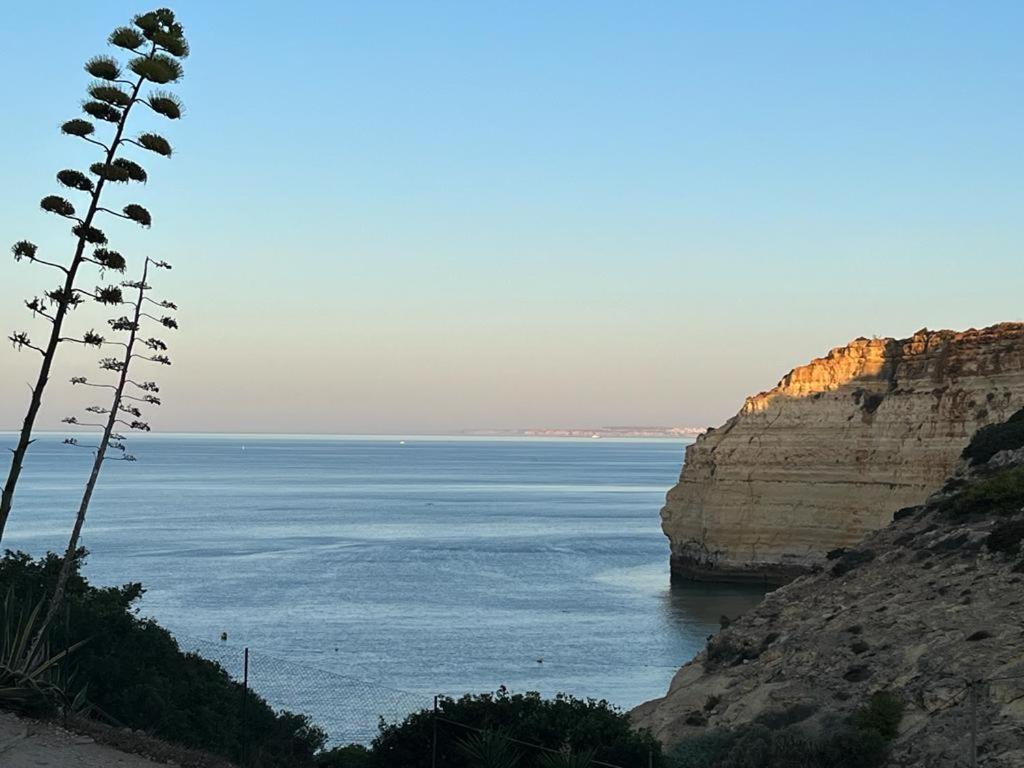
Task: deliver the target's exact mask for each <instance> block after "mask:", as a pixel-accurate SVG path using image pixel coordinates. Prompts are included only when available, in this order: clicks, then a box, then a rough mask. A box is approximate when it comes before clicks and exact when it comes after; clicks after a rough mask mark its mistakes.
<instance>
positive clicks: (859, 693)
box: [632, 411, 1024, 768]
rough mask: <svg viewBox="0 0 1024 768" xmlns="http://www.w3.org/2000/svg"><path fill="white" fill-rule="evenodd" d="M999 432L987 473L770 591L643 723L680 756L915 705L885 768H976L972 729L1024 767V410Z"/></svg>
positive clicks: (989, 754) (985, 761) (993, 759)
mask: <svg viewBox="0 0 1024 768" xmlns="http://www.w3.org/2000/svg"><path fill="white" fill-rule="evenodd" d="M1000 430H1002V432H1001V433H1000ZM988 432H989V434H985V433H980V434H979V437H983V438H984V439H982V440H980V441H979V440H978V439H976V440H975V443H974V445H978V446H980V448H979V450H978V453H981V454H983V455H982V459H984V460H986V463H983V464H979V465H977V466H968V465H964V466H963V467H961V469H960V470H959V472H960V474H959V475H958V476H957V477H954V478H953V479H952V481H951V482H949V483H947V484H946V485H945V486H944V489H943V490H942V491H940V492H939V493H937V494H935V495H933V496H932V497H931V499H930V501H929V502H927V503H926V504H925V505H922V506H920V507H912V508H906V509H904V510H901V512H900V513H899V514H898V515H897V518H898V519H897V520H895V521H894V522H892V523H890V524H889V525H888V526H886V527H885V528H883V529H881V530H879V531H875V532H873V533H870V534H868V536H867V537H865V539H864V540H862V541H861V542H859V543H858V544H857V546H856V548H854V549H850V550H845V551H843V552H841V553H840V552H836V553H833V554H832V557H831V559H829V560H827V561H826V565H825V567H824V568H822V569H820V570H819V571H818V572H817V573H815V574H811V575H806V576H803V577H800V578H797V579H796V580H794V581H793V582H792V583H790V584H788V585H786V586H783V587H781V588H779V589H777V590H775V591H774V592H771V593H769V594H768V596H767V597H766V598H765V600H764V601H763V602H762V603H761V604H760V605H759V606H757V607H756V608H754V609H753V610H751V611H750V612H748V613H747V614H746V615H744V616H743V617H740V618H739V619H735V620H733V621H732V623H731V624H729V625H728V627H727V628H726V629H724V630H723V631H722V632H720V633H719V634H718V635H715V636H714V637H712V638H709V641H708V645H707V648H706V650H705V651H702V652H701V653H700V654H698V655H697V657H696V658H694V659H693V661H691V662H690V663H688V664H686V665H685V666H684V667H683V668H682V669H681V670H680V671H679V672H678V673H677V674H676V676H675V678H674V679H673V680H672V684H671V687H670V688H669V691H668V693H667V694H666V696H665V697H664V698H662V699H658V700H655V701H652V702H648V703H647V704H644V705H641V706H640V707H638V708H637V709H636V710H634V712H633V713H632V717H633V720H634V723H635V724H636V725H638V726H641V727H645V728H648V729H650V730H651V731H652V732H653V733H654V735H655V736H657V737H658V738H659V739H660V740H661V741H662V742H663V743H665V744H667V745H669V746H670V747H671V746H672V745H676V744H679V743H681V742H685V744H684V746H683V747H681V748H680V749H681V750H687V749H689V748H690V746H689V745H691V744H694V743H695V742H694V741H692V739H697V741H700V739H701V738H704V739H710V738H711V737H713V736H714V734H716V733H721V732H723V731H722V730H721V729H725V732H732V733H736V732H742V729H743V728H752V727H757V726H758V725H760V726H767V727H769V728H779V727H781V726H784V725H788V724H790V723H798V725H796V726H794V727H797V728H799V729H801V731H803V732H806V733H810V734H814V733H818V734H822V733H828V729H829V728H830V727H831V726H830V723H835V722H836V718H837V717H842V716H844V714H846V713H849V712H851V711H853V710H854V709H855V708H857V707H858V706H860V705H862V704H863V703H864V702H866V701H867V700H868V697H869V696H871V695H872V694H873V693H875V692H878V691H886V692H888V694H889V695H891V696H894V697H895V698H896V699H897V700H899V701H900V702H902V704H903V706H904V707H905V713H904V717H903V721H902V723H901V724H900V727H899V732H898V734H897V735H896V738H895V740H894V741H893V743H892V749H891V754H890V756H889V762H888V763H887V764H888V765H891V766H920V767H921V768H924V767H925V766H930V767H939V766H957V765H969V764H970V762H969V761H968V749H969V748H970V746H969V745H970V739H969V737H970V732H971V727H972V722H973V723H974V726H975V727H976V728H977V731H978V732H977V745H978V753H979V755H980V756H981V759H980V762H979V764H980V765H983V766H990V768H1019V766H1022V765H1024V634H1022V632H1021V626H1022V624H1024V447H1022V446H1024V411H1021V412H1020V413H1019V414H1018V416H1017V417H1016V418H1015V421H1011V422H1010V423H1009V424H1008V425H1003V426H1002V427H996V428H993V429H992V430H989V431H988ZM992 435H995V437H994V438H993V437H992ZM993 440H997V441H1001V442H1002V443H1003V444H1002V445H999V444H996V445H994V446H993ZM986 448H987V451H986ZM994 451H995V453H994V455H992V456H991V458H989V455H990V454H993V452H994ZM972 681H975V682H972ZM972 689H973V691H972ZM972 697H974V698H975V706H976V714H975V713H974V712H972V707H971V699H972ZM703 764H704V763H701V765H703ZM733 764H734V763H729V765H733ZM744 764H746V763H744ZM787 764H789V763H787Z"/></svg>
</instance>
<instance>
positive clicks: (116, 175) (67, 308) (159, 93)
mask: <svg viewBox="0 0 1024 768" xmlns="http://www.w3.org/2000/svg"><path fill="white" fill-rule="evenodd" d="M108 43H109V44H110V45H111V46H113V48H114V49H118V50H120V51H121V52H122V55H126V56H127V61H126V62H122V61H119V60H118V59H117V58H115V57H113V56H105V55H102V56H94V57H93V58H91V59H89V60H88V61H87V62H86V63H85V71H86V72H87V73H88V74H89V75H91V76H92V77H93V78H94V80H93V82H92V83H91V84H90V85H89V86H88V88H87V96H88V98H87V99H86V101H84V102H83V103H82V111H83V112H84V113H85V116H86V118H89V119H84V118H74V119H72V120H68V121H67V122H65V123H64V124H63V125H62V126H61V132H62V133H63V134H64V135H65V136H71V137H74V138H75V139H76V140H79V141H84V142H87V143H88V144H90V145H92V146H93V147H96V148H98V154H99V156H100V159H98V160H97V161H96V162H93V163H92V164H91V165H90V166H89V168H88V171H89V173H85V172H84V171H82V170H77V169H74V168H65V169H63V170H61V171H58V172H57V183H58V184H60V186H62V187H64V189H66V190H70V192H71V193H74V195H72V197H74V196H77V199H76V200H75V201H74V202H72V200H70V199H68V198H66V197H64V195H63V194H51V195H47V196H45V197H44V198H43V199H42V200H41V201H40V202H39V207H40V208H41V209H42V210H44V211H46V212H47V213H50V214H53V215H54V216H57V217H59V218H62V219H64V220H66V221H67V222H69V223H70V224H71V235H72V238H73V240H72V245H71V247H70V249H69V250H70V258H69V259H68V260H66V261H64V262H62V261H60V260H55V259H51V258H49V257H47V258H41V256H40V252H39V248H38V247H37V246H36V244H35V243H33V242H31V241H29V240H21V241H19V242H17V243H15V244H14V246H13V248H12V249H11V251H12V253H13V254H14V259H15V261H26V262H30V263H33V264H36V265H39V266H42V267H45V268H47V269H50V270H54V271H56V273H57V280H58V281H59V284H58V285H57V287H56V288H53V289H51V290H48V291H43V292H42V294H41V295H40V296H36V297H34V298H32V299H29V300H28V301H26V302H25V305H26V306H27V308H28V309H29V311H30V312H31V313H32V316H33V318H35V319H37V320H38V319H42V320H44V321H46V322H47V323H49V326H50V327H49V329H45V330H46V332H45V340H42V339H39V340H34V339H33V337H32V335H31V334H29V332H28V331H23V330H18V331H15V332H12V333H11V335H10V336H8V340H9V341H10V342H11V343H12V344H13V345H14V347H15V348H16V349H18V350H28V351H30V352H34V353H36V354H38V355H39V356H40V365H39V372H38V374H37V376H36V380H35V383H34V384H33V385H31V386H30V390H31V396H30V399H29V405H28V410H27V411H26V413H25V418H24V421H23V423H22V426H21V430H20V432H19V434H18V440H17V443H16V444H15V446H14V448H13V449H12V451H11V464H10V470H9V471H8V473H7V479H6V481H4V483H3V487H2V489H0V540H2V539H3V535H4V526H5V525H6V523H7V519H8V516H9V515H10V512H11V506H12V504H13V503H14V492H15V488H16V486H17V484H18V479H19V477H20V476H21V470H22V466H23V464H24V460H25V455H26V453H27V451H28V449H29V446H30V445H31V444H32V442H33V439H32V432H33V429H34V427H35V422H36V417H37V416H38V414H39V410H40V407H41V404H42V398H43V394H44V391H45V389H46V385H47V383H48V382H49V379H50V373H51V370H52V368H53V363H54V359H55V357H56V356H57V352H58V347H59V346H60V345H61V344H63V343H65V342H78V343H87V344H88V343H93V342H92V341H89V340H85V341H83V340H82V339H81V338H79V337H78V336H77V334H68V333H66V332H65V331H64V326H65V325H66V322H67V319H68V315H69V313H71V312H72V311H73V310H75V309H76V308H77V307H78V306H79V305H80V304H82V303H83V302H84V301H86V300H88V299H91V300H94V301H97V302H100V303H102V304H119V303H120V302H121V289H120V287H118V286H107V287H98V288H96V289H95V291H90V290H87V289H85V288H83V287H82V284H83V280H84V279H86V278H85V277H84V273H85V268H86V267H87V266H89V265H91V266H89V269H93V268H98V271H99V273H100V275H101V276H102V275H104V274H105V272H107V271H113V272H124V270H125V266H126V260H125V258H124V257H123V256H122V255H121V254H120V253H118V252H117V251H116V250H112V249H110V248H108V240H107V233H106V232H104V230H102V229H100V227H99V226H98V225H100V224H102V223H103V221H104V220H105V219H106V217H113V218H114V219H121V220H126V221H129V222H132V223H134V224H137V225H139V226H141V227H146V228H148V227H150V226H151V225H152V223H153V217H152V215H151V214H150V212H149V211H148V210H147V209H146V208H144V207H143V206H141V205H139V204H138V203H134V202H133V203H129V204H128V205H126V206H124V207H123V208H121V209H120V210H115V209H113V208H108V207H105V206H104V205H103V203H104V202H105V201H106V199H107V198H106V197H105V196H104V194H105V192H106V191H107V190H109V189H110V188H111V187H113V186H115V185H118V184H123V185H126V186H128V185H130V184H131V183H132V182H134V183H136V184H144V183H145V182H146V181H147V180H148V178H149V174H148V173H147V172H146V170H145V169H144V168H143V167H142V166H141V165H139V163H137V162H135V160H132V159H130V158H129V157H127V156H126V154H145V153H152V154H156V155H158V156H161V157H170V156H171V155H172V154H173V151H172V148H171V144H170V142H169V141H167V139H165V138H164V137H163V136H161V135H159V134H156V133H142V134H139V135H138V136H135V137H134V138H133V137H131V136H129V135H128V133H127V129H128V125H129V117H130V116H132V115H133V113H137V112H138V110H139V109H140V108H146V109H148V111H151V112H154V113H156V114H157V115H160V116H162V117H164V118H167V119H168V120H177V119H178V118H180V117H181V115H182V111H183V109H184V108H183V106H182V104H181V102H180V101H179V100H178V97H177V96H175V95H174V94H173V93H172V92H169V91H167V90H165V88H166V87H167V86H169V85H171V84H173V83H176V82H178V81H179V80H180V79H181V78H182V76H183V68H182V63H181V60H182V59H184V58H185V57H186V56H188V52H189V51H188V43H187V42H186V40H185V34H184V30H183V29H182V26H181V24H180V23H179V22H178V21H177V19H176V18H175V16H174V13H172V12H171V11H170V10H168V9H167V8H159V9H157V10H155V11H150V12H148V13H143V14H140V15H138V16H136V17H135V18H134V19H133V20H132V23H131V24H130V25H128V26H123V27H118V28H117V29H115V30H114V31H113V32H112V33H111V34H110V37H109V38H108ZM154 86H156V87H155V88H154ZM93 121H95V122H93ZM102 125H106V126H107V127H106V131H105V132H104V131H100V130H97V129H98V127H101V126H102Z"/></svg>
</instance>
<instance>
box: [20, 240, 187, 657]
mask: <svg viewBox="0 0 1024 768" xmlns="http://www.w3.org/2000/svg"><path fill="white" fill-rule="evenodd" d="M150 267H153V268H155V269H170V268H171V267H170V265H169V264H167V262H164V261H154V260H152V259H149V258H147V259H146V261H145V265H144V266H143V269H142V279H141V280H139V281H138V282H126V283H123V284H122V286H123V287H124V288H127V289H130V290H131V289H134V290H135V291H136V297H135V300H134V302H133V303H132V304H131V305H130V306H131V313H132V314H131V317H127V316H125V317H119V318H116V319H113V320H110V321H109V323H110V326H111V328H112V329H113V330H114V331H116V332H124V333H127V334H128V336H127V340H126V341H124V342H119V341H110V340H107V339H105V338H102V337H99V336H98V335H96V334H94V335H96V336H97V338H98V341H97V342H94V343H95V344H96V346H102V345H116V346H123V347H124V354H123V355H122V356H121V357H120V358H103V359H102V360H100V368H101V369H102V370H104V371H113V372H115V373H116V379H115V381H114V383H112V384H110V383H102V384H91V383H90V382H89V381H88V380H87V379H86V378H84V377H81V376H76V377H74V378H73V379H72V380H71V383H72V384H75V385H79V386H91V387H98V388H104V389H111V390H113V395H112V397H111V400H110V405H109V406H98V405H96V406H89V407H88V408H86V411H88V412H89V413H93V414H98V415H102V416H106V419H105V421H103V422H102V423H86V422H82V421H79V419H78V418H77V417H75V416H70V417H68V418H66V419H64V422H65V423H67V424H73V425H77V426H83V427H94V428H95V427H100V428H102V430H103V432H102V433H101V435H100V439H99V443H98V444H97V445H95V446H86V445H83V444H82V443H80V442H79V441H78V439H77V438H68V439H66V440H65V441H64V442H65V443H66V444H68V445H72V446H76V447H83V448H94V449H95V451H96V454H95V458H94V459H93V464H92V471H91V472H90V474H89V479H88V480H87V481H86V484H85V490H84V492H83V493H82V500H81V502H80V503H79V506H78V514H77V516H76V517H75V525H74V528H72V530H71V536H70V538H69V539H68V546H67V549H66V550H65V551H64V561H63V563H62V564H61V568H60V574H59V575H58V577H57V585H56V586H55V587H54V591H53V596H52V597H51V598H50V603H49V605H48V606H47V609H46V615H45V616H44V618H43V622H42V624H41V625H40V627H39V629H38V630H37V632H36V638H35V640H34V641H33V644H32V648H31V649H30V650H29V652H28V657H29V658H31V657H32V656H33V655H34V654H35V653H36V651H37V650H38V648H39V647H40V643H41V642H42V637H43V634H44V632H45V631H46V628H47V627H48V626H49V625H50V623H51V622H52V621H53V619H54V617H55V616H56V615H57V611H58V610H59V608H60V606H61V603H62V602H63V600H64V591H65V589H66V587H67V582H68V578H69V577H70V575H71V573H72V572H73V571H74V563H75V558H76V555H77V553H78V541H79V538H80V537H81V535H82V527H83V526H84V525H85V516H86V514H87V513H88V511H89V503H90V502H91V501H92V495H93V492H94V491H95V490H96V483H97V481H98V480H99V476H100V470H101V469H102V468H103V463H104V462H105V461H107V460H108V459H109V458H110V457H109V456H108V455H107V453H108V451H109V450H110V449H113V450H114V451H116V452H118V453H119V454H120V455H119V456H117V457H116V458H115V459H114V460H116V461H135V457H134V456H132V455H131V454H130V453H128V452H127V447H126V445H125V442H126V438H125V437H124V436H123V435H121V434H119V433H118V432H117V430H118V429H120V428H125V429H127V430H134V431H139V432H149V430H150V428H149V424H148V423H146V422H145V421H142V410H141V408H140V406H150V405H153V406H156V405H160V398H159V397H157V396H156V393H157V392H159V391H160V390H159V387H158V386H157V385H156V384H155V383H154V382H152V381H144V382H138V383H137V382H135V381H133V380H132V379H131V378H129V372H130V370H131V367H132V364H133V363H136V362H150V363H157V364H159V365H170V364H171V361H170V358H168V357H167V355H165V354H164V352H166V351H167V345H166V344H165V343H164V342H163V341H162V340H160V339H158V338H156V337H149V338H145V339H144V338H141V335H140V334H141V327H142V323H143V322H144V321H150V322H156V323H159V324H160V326H162V327H163V328H165V329H176V328H177V327H178V322H177V320H175V319H174V317H173V316H171V315H169V314H161V315H160V316H159V317H158V316H156V315H152V314H150V313H149V312H148V311H146V310H147V308H148V307H149V306H150V305H152V306H154V307H159V308H160V309H161V310H175V309H177V305H175V304H174V303H173V302H170V301H155V300H153V299H151V298H149V297H148V296H147V295H146V294H147V293H148V292H149V291H150V290H151V286H150V285H149V283H147V282H146V281H147V279H148V277H149V270H150ZM140 349H142V350H144V351H139V350H140ZM129 387H130V388H131V390H130V391H131V392H132V393H133V394H129V393H128V388H129Z"/></svg>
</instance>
